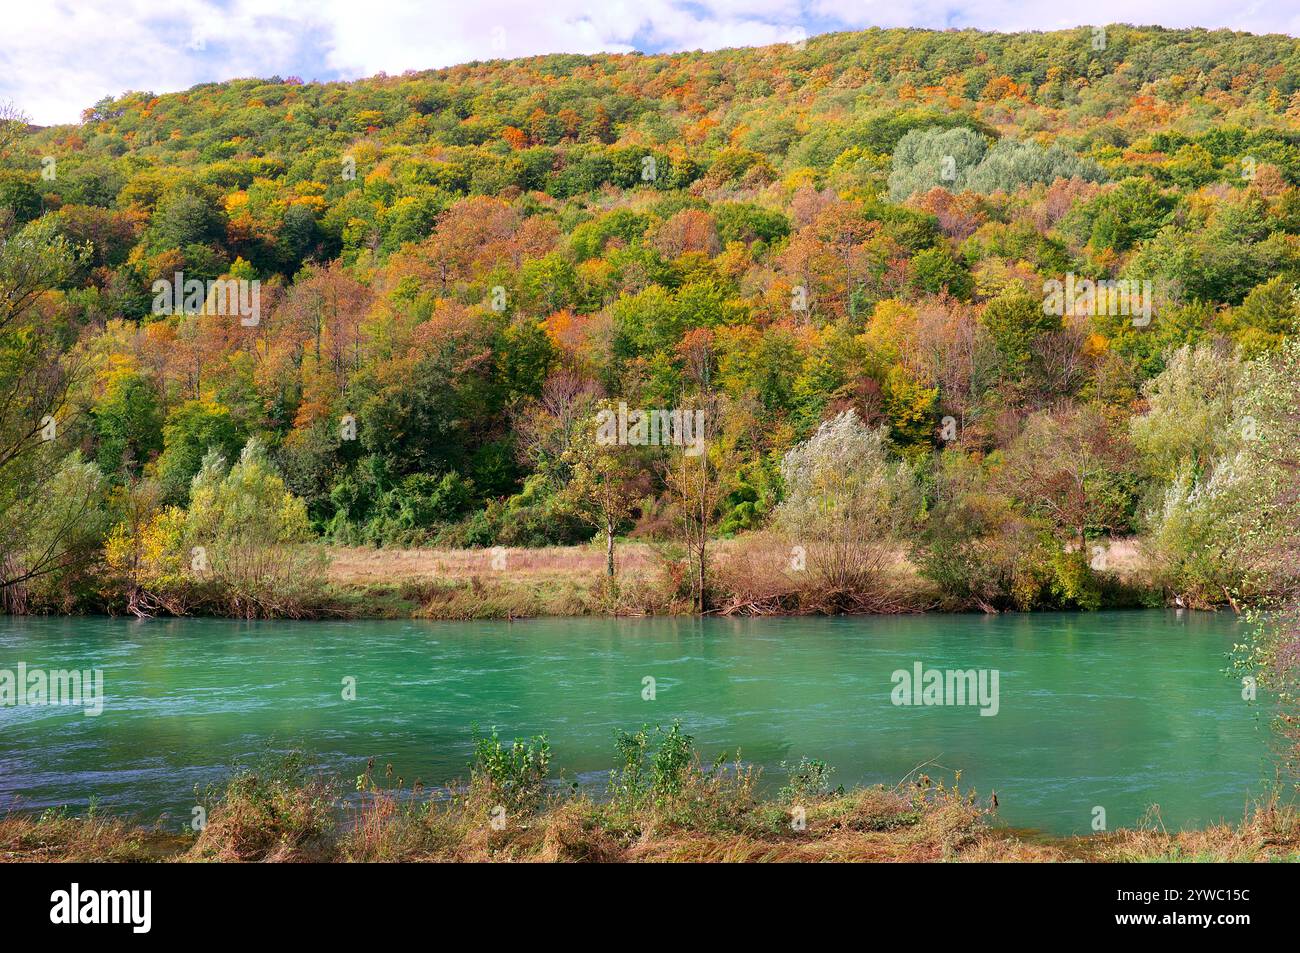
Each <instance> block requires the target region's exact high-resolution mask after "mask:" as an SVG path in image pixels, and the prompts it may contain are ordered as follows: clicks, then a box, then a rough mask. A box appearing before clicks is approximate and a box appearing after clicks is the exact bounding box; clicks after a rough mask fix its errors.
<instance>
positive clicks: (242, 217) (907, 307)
mask: <svg viewBox="0 0 1300 953" xmlns="http://www.w3.org/2000/svg"><path fill="white" fill-rule="evenodd" d="M16 105H17V106H18V107H19V108H21V104H16ZM9 116H10V118H9V120H8V121H0V240H3V243H4V244H3V247H2V248H0V390H3V395H4V396H3V398H2V400H3V408H2V409H0V413H2V414H3V418H2V423H0V430H2V432H0V522H2V523H3V524H4V525H3V529H2V530H0V559H3V562H2V563H0V583H3V584H4V592H5V593H6V599H7V602H8V605H9V606H10V607H11V608H13V609H19V610H21V609H29V610H30V609H36V608H56V609H75V608H86V607H103V606H106V607H108V608H112V609H115V610H121V609H126V608H129V609H132V610H134V611H138V612H158V611H172V612H184V611H188V610H190V609H191V608H192V607H193V606H195V605H198V604H201V603H202V602H203V599H202V598H201V597H200V596H199V595H196V592H198V591H199V590H200V589H201V588H202V587H203V586H204V585H211V584H213V582H214V580H216V581H218V582H219V583H220V584H221V585H222V586H223V587H224V590H223V591H227V592H229V593H230V595H229V600H228V602H227V603H226V606H227V608H228V610H229V611H233V612H238V613H240V614H260V613H263V612H271V611H273V610H274V607H275V606H277V605H280V604H282V603H292V602H293V599H292V598H291V596H289V595H286V594H285V593H286V592H288V591H289V590H291V589H293V588H294V587H295V586H299V585H307V584H308V583H309V582H310V580H312V579H314V578H316V574H317V573H318V572H319V567H320V560H321V558H322V556H321V555H320V553H319V552H318V551H317V549H315V548H313V547H310V546H303V545H300V544H304V543H308V542H310V541H313V540H323V541H327V542H334V543H348V544H356V543H367V544H377V545H389V546H396V545H429V544H437V545H442V546H473V547H494V546H505V547H513V546H539V545H546V544H565V543H579V542H586V541H588V540H591V539H593V537H599V538H600V539H602V540H603V541H605V542H607V543H608V545H609V546H611V547H612V546H613V544H614V539H615V538H616V537H623V536H627V535H629V534H630V535H632V536H634V537H637V538H644V539H648V540H661V539H662V540H669V539H671V540H676V541H677V544H678V545H680V546H681V547H682V549H681V558H682V560H683V563H682V565H683V567H684V568H683V571H682V572H681V574H680V575H679V577H678V578H677V579H676V582H675V585H677V586H679V587H680V588H681V590H682V592H683V593H684V594H686V595H688V596H689V597H690V598H692V599H693V600H694V602H695V603H696V604H697V605H698V606H701V607H706V608H707V607H709V606H715V605H717V604H718V603H719V602H721V601H725V600H727V599H730V600H731V603H732V605H733V607H735V606H751V607H757V608H767V609H771V608H772V607H774V606H780V605H784V604H785V603H784V602H783V599H785V598H786V595H788V594H783V593H781V592H776V593H775V594H772V593H751V594H749V595H748V596H746V595H745V594H743V593H740V594H738V593H736V591H735V586H734V584H733V585H732V586H731V588H730V589H729V590H728V591H726V592H723V591H722V590H721V589H720V588H719V583H718V582H717V580H715V579H714V578H713V576H712V575H711V573H712V569H711V565H712V564H711V563H710V561H709V558H708V549H709V546H710V544H711V542H712V541H714V540H716V539H717V538H718V537H732V536H740V537H742V538H745V537H748V536H753V535H755V534H758V533H763V534H765V535H764V538H778V539H780V540H782V543H781V545H780V547H779V550H780V552H782V553H786V552H788V553H789V554H791V555H790V562H789V567H788V572H789V573H795V574H798V573H804V574H811V575H812V576H814V577H816V578H817V579H818V580H819V586H820V588H821V590H822V591H823V592H829V593H831V596H830V597H829V601H826V602H823V603H820V605H822V606H823V607H838V608H870V607H877V608H883V607H888V606H891V605H893V602H892V600H879V601H877V602H873V601H872V600H871V599H870V598H865V597H860V595H854V596H852V597H850V596H848V595H846V594H847V593H857V594H861V593H863V592H866V591H869V590H871V589H872V587H873V586H875V585H876V584H877V583H878V580H879V574H880V573H881V572H882V571H884V569H885V568H886V567H887V566H888V565H889V564H890V562H891V560H892V559H893V558H894V555H895V554H897V553H899V552H903V553H905V554H906V556H907V557H908V559H909V560H910V561H911V562H912V563H913V564H914V565H915V566H916V567H917V568H918V570H919V572H920V574H921V575H922V576H923V577H924V579H925V580H927V583H928V585H929V586H931V587H932V588H931V592H932V593H933V595H934V598H935V599H936V600H937V601H938V602H939V603H942V604H943V605H946V606H950V607H964V608H969V607H976V606H978V607H984V608H990V609H991V608H1034V607H1044V606H1060V607H1084V608H1088V607H1095V606H1096V605H1099V604H1101V603H1102V602H1103V601H1105V600H1106V598H1107V592H1108V585H1109V583H1108V581H1107V573H1108V567H1107V565H1106V558H1105V554H1104V552H1102V550H1101V548H1100V547H1099V546H1097V545H1096V544H1097V542H1098V541H1100V540H1104V539H1108V538H1112V537H1125V536H1133V535H1136V536H1138V537H1140V540H1141V547H1142V550H1143V552H1144V553H1145V554H1146V559H1145V562H1144V565H1146V566H1147V567H1149V568H1148V570H1147V572H1148V573H1149V578H1147V579H1145V580H1144V583H1145V585H1146V588H1147V589H1148V591H1149V593H1150V594H1154V597H1155V598H1167V599H1174V598H1177V599H1179V600H1181V601H1183V602H1184V603H1186V604H1193V605H1205V604H1213V603H1218V602H1223V601H1225V600H1238V599H1247V598H1250V597H1251V596H1253V595H1257V594H1260V593H1264V592H1267V591H1270V590H1271V589H1272V588H1274V587H1275V586H1276V584H1277V580H1276V579H1275V578H1273V576H1272V573H1273V571H1274V570H1276V568H1277V567H1278V560H1277V558H1276V548H1275V547H1276V543H1277V532H1278V530H1279V527H1280V525H1281V520H1282V515H1281V510H1282V508H1283V504H1282V503H1278V504H1277V505H1276V506H1274V501H1275V500H1278V499H1280V496H1279V494H1281V493H1282V492H1283V490H1284V487H1285V484H1286V480H1287V479H1288V476H1287V475H1288V474H1289V473H1290V472H1291V470H1290V465H1291V463H1292V459H1291V457H1292V454H1293V453H1294V450H1293V448H1294V446H1295V441H1296V439H1297V437H1300V425H1297V421H1296V418H1295V414H1294V411H1293V409H1292V408H1293V404H1294V395H1295V393H1296V387H1297V384H1298V383H1300V370H1298V369H1297V355H1298V353H1300V352H1297V350H1296V349H1295V347H1294V346H1293V345H1292V344H1290V343H1289V342H1288V337H1289V336H1290V335H1293V334H1294V332H1295V331H1296V324H1297V321H1298V320H1300V292H1297V290H1296V288H1297V284H1300V41H1297V40H1295V39H1292V38H1289V37H1283V36H1266V37H1260V36H1250V35H1245V34H1235V33H1230V32H1226V31H1219V32H1207V31H1203V30H1186V31H1177V30H1163V29H1155V28H1149V29H1148V28H1133V27H1127V26H1111V27H1108V28H1105V29H1104V30H1093V29H1090V28H1086V29H1085V28H1081V29H1077V30H1070V31H1063V32H1058V33H1048V34H1015V35H1000V34H984V33H978V32H973V31H964V32H927V31H917V30H889V31H880V30H872V31H868V32H865V33H849V34H834V35H826V36H819V37H813V38H810V39H809V40H807V41H806V43H799V44H795V45H783V46H776V47H768V48H763V49H739V50H727V51H721V52H716V53H687V54H680V55H656V56H648V55H646V56H643V55H619V56H615V55H601V56H547V57H538V58H533V59H527V60H517V61H510V62H490V63H472V64H468V65H464V66H458V67H454V68H450V69H444V70H437V71H430V72H421V73H410V74H405V75H402V76H382V75H381V76H378V77H374V78H371V79H368V80H363V81H359V82H355V83H331V84H313V83H304V82H302V81H301V80H299V79H297V78H292V77H291V78H287V79H281V78H279V77H275V78H271V79H248V80H239V81H233V82H228V83H221V84H211V85H204V86H198V87H195V88H193V89H191V90H188V91H186V92H184V93H176V94H166V95H154V94H153V93H150V92H132V93H127V94H125V95H122V96H120V97H118V98H112V97H109V98H105V99H103V100H102V101H100V102H98V103H96V104H95V105H93V106H92V107H90V108H88V109H87V110H86V111H85V113H84V115H83V118H82V122H81V123H80V124H78V125H76V126H61V127H53V128H45V129H36V128H33V127H29V126H27V125H26V124H25V123H24V122H23V121H22V118H21V116H19V115H17V114H16V113H15V112H14V111H12V110H11V111H10V113H9ZM178 275H181V276H183V277H182V278H180V284H181V286H182V287H185V284H186V283H187V282H194V281H197V282H202V283H203V284H202V286H201V293H200V294H198V295H197V297H194V298H193V299H192V300H188V301H182V295H181V288H175V287H174V285H173V284H168V289H167V291H166V292H165V293H162V294H160V292H159V287H158V286H157V285H156V283H158V282H162V283H174V282H176V280H177V276H178ZM223 279H230V280H231V281H232V282H235V283H238V282H244V283H245V284H244V285H242V286H241V288H244V289H248V288H252V289H255V292H256V298H255V299H252V300H251V301H250V298H249V296H248V295H247V294H245V295H244V297H243V298H241V299H240V300H241V302H242V307H240V308H238V309H233V308H231V307H222V306H217V305H220V302H219V301H216V300H215V299H219V298H220V297H221V295H220V285H218V286H217V289H218V293H217V294H214V293H213V286H212V284H211V283H212V282H214V281H218V282H219V281H221V280H223ZM1112 280H1113V281H1115V282H1117V284H1115V285H1110V286H1101V287H1100V288H1099V289H1098V288H1097V286H1095V285H1093V284H1092V283H1093V282H1096V281H1112ZM1081 288H1082V289H1087V290H1086V291H1085V292H1083V293H1082V294H1080V293H1078V289H1081ZM1061 289H1065V290H1064V292H1062V291H1061ZM173 290H174V291H175V295H174V296H173V295H172V291H173ZM185 290H186V292H187V293H188V288H186V289H185ZM1094 290H1095V293H1094ZM164 299H165V300H164ZM160 302H161V303H160ZM226 304H227V305H229V301H227V302H226ZM250 304H251V305H252V307H249V305H250ZM620 405H625V407H626V408H631V412H634V411H635V410H636V409H647V410H649V409H662V410H666V411H674V410H675V411H678V413H679V417H680V414H681V412H682V411H685V412H686V413H687V414H688V419H689V415H693V414H694V413H695V412H696V411H699V412H701V413H702V415H703V416H702V417H701V419H702V420H703V421H704V428H705V430H704V433H705V436H706V437H707V440H706V441H705V443H704V448H705V449H704V451H703V452H702V453H699V454H694V453H691V452H687V451H689V450H691V449H692V448H690V447H684V446H683V447H676V446H669V447H667V448H665V447H661V446H654V445H649V444H652V443H653V442H654V441H650V440H639V439H638V436H637V429H636V424H635V413H633V414H632V418H633V420H632V427H631V430H630V431H628V430H627V428H626V421H627V417H626V414H627V413H629V411H626V410H625V411H624V412H623V420H624V422H625V426H624V432H623V433H620V435H619V440H618V441H616V442H615V444H614V445H610V444H609V443H608V442H607V441H602V440H599V439H596V436H597V435H596V433H595V431H594V427H595V423H594V421H595V419H596V415H597V412H598V411H600V410H602V409H604V410H611V411H614V413H615V414H616V415H617V414H618V413H619V409H620ZM629 432H630V434H631V435H630V436H628V433H629ZM642 436H644V434H643V435H642ZM622 444H630V446H625V445H622ZM783 558H784V557H783ZM611 568H612V564H611ZM755 572H757V570H755ZM250 580H252V581H250ZM271 588H273V589H276V591H277V592H278V593H279V594H278V595H277V596H276V597H275V598H271V597H269V596H268V595H267V591H268V589H271ZM796 601H797V600H796Z"/></svg>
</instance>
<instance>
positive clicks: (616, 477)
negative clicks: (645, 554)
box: [561, 424, 648, 583]
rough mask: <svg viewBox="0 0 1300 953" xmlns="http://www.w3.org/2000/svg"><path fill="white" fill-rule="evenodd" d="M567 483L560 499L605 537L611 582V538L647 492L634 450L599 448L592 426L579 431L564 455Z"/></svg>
mask: <svg viewBox="0 0 1300 953" xmlns="http://www.w3.org/2000/svg"><path fill="white" fill-rule="evenodd" d="M564 463H565V465H566V466H567V467H568V468H569V473H570V476H569V480H568V483H567V484H566V486H565V488H564V490H563V492H562V493H561V499H562V501H563V502H564V504H565V505H566V506H567V507H568V508H570V509H571V510H573V511H574V512H576V513H578V514H579V515H580V516H581V517H582V518H583V520H584V521H586V522H587V523H589V524H590V525H591V526H592V527H593V528H594V529H595V530H596V531H597V532H600V533H604V534H605V575H606V578H608V579H609V581H610V582H611V583H612V582H613V581H614V537H615V535H616V534H617V533H618V530H619V528H620V527H621V526H622V524H623V523H624V522H625V521H626V520H627V519H628V518H630V517H631V516H632V514H633V512H634V511H635V509H636V503H637V501H638V500H639V499H640V498H641V496H643V495H644V493H645V491H646V490H647V489H648V487H647V485H646V483H647V481H646V479H645V476H646V474H645V470H644V468H643V467H642V466H641V465H640V460H639V459H638V454H637V449H636V448H635V447H625V446H619V445H617V444H601V443H600V442H599V441H598V440H597V439H596V430H595V427H594V426H592V425H590V424H589V425H588V426H586V427H584V428H583V429H582V432H581V434H580V436H579V437H578V439H576V440H574V441H573V442H572V443H571V444H570V446H569V448H568V450H567V451H566V452H565V455H564Z"/></svg>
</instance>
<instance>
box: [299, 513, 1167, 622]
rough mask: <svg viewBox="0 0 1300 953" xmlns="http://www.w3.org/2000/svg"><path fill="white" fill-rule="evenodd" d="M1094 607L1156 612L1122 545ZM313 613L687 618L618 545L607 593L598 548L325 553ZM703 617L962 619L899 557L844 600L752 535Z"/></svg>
mask: <svg viewBox="0 0 1300 953" xmlns="http://www.w3.org/2000/svg"><path fill="white" fill-rule="evenodd" d="M1101 551H1102V552H1104V553H1105V560H1106V565H1107V569H1106V571H1105V572H1101V573H1098V574H1097V575H1098V577H1099V587H1100V590H1101V596H1102V606H1101V607H1103V608H1116V607H1131V606H1136V605H1160V604H1162V602H1163V596H1162V594H1161V593H1160V592H1157V591H1154V590H1152V589H1150V588H1149V587H1148V584H1147V580H1148V579H1149V574H1148V573H1145V572H1144V565H1145V564H1144V557H1143V554H1142V553H1141V551H1140V550H1139V548H1138V546H1137V545H1136V544H1135V543H1134V542H1132V541H1129V540H1118V541H1114V542H1111V543H1110V544H1108V545H1107V546H1105V547H1103V548H1102V550H1101ZM329 555H330V565H329V570H328V574H327V585H328V591H329V593H330V595H329V597H328V599H326V600H323V602H324V605H323V607H322V609H323V612H322V614H346V615H355V616H358V617H374V618H410V617H418V618H433V619H453V620H467V619H509V618H515V619H519V618H528V617H541V616H584V615H620V616H644V615H682V614H690V613H692V612H694V611H695V606H694V604H693V603H692V601H691V598H690V592H689V587H688V586H685V585H684V584H683V583H684V576H685V566H684V559H683V557H682V555H681V554H680V553H679V552H677V551H676V550H675V549H674V548H672V547H666V546H662V545H655V544H650V543H635V542H633V543H624V544H622V545H620V546H619V548H618V574H617V576H616V577H615V581H614V584H613V585H612V586H611V585H610V583H609V581H608V579H607V577H606V574H605V553H604V550H603V549H602V548H600V547H598V546H550V547H545V548H539V549H507V548H498V549H434V548H421V549H376V548H372V547H331V548H330V550H329ZM712 558H713V570H712V576H711V581H712V590H711V597H712V599H711V611H713V612H716V613H720V614H724V615H732V614H735V615H800V614H809V615H816V614H835V613H838V612H923V611H932V610H958V611H961V610H970V609H972V608H978V607H977V606H972V605H967V604H953V603H949V602H945V601H944V599H943V598H942V596H941V594H940V593H939V592H938V591H937V590H936V589H935V587H934V586H933V585H932V584H931V583H929V582H928V581H927V580H926V579H925V578H923V577H922V575H921V574H920V573H919V572H918V571H917V568H916V566H915V565H914V563H913V562H912V561H911V560H910V559H909V558H908V557H907V555H906V554H904V553H903V552H899V553H897V554H895V556H894V557H893V558H892V559H889V560H887V561H886V562H885V563H884V565H882V566H881V568H880V570H879V572H878V573H876V574H875V575H874V576H873V577H872V578H871V580H870V582H869V583H868V584H867V585H864V586H862V587H860V589H855V590H852V591H847V590H843V591H842V590H836V589H834V588H833V587H828V586H826V585H824V584H823V583H822V582H821V581H820V580H818V579H817V578H816V577H815V576H814V575H812V574H810V573H807V572H801V571H798V570H794V569H792V568H791V554H790V547H789V545H788V544H787V543H784V542H782V541H780V540H777V539H773V538H770V537H766V536H764V535H762V534H754V535H751V536H747V537H742V538H738V539H730V540H720V541H718V542H717V543H715V544H714V551H713V556H712Z"/></svg>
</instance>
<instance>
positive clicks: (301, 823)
mask: <svg viewBox="0 0 1300 953" xmlns="http://www.w3.org/2000/svg"><path fill="white" fill-rule="evenodd" d="M212 800H214V801H215V806H214V807H213V808H212V809H211V811H209V812H208V816H207V824H206V825H205V826H204V828H203V830H202V832H201V833H200V834H199V838H198V840H197V841H196V842H195V844H194V846H193V847H192V848H191V849H190V850H189V851H188V853H187V854H186V858H185V859H187V860H196V861H212V860H215V861H224V862H248V861H274V862H286V861H319V860H330V859H332V856H333V845H332V842H331V835H332V834H333V831H334V824H335V809H336V798H335V793H334V785H333V784H331V783H330V782H328V781H326V780H324V779H321V778H312V777H308V776H307V775H306V773H305V770H304V765H303V762H302V760H301V757H300V756H297V755H290V756H289V757H287V758H284V759H283V760H281V761H279V762H273V763H272V762H268V764H267V765H265V766H264V767H262V768H261V769H260V770H258V769H247V770H243V771H240V772H238V773H237V774H236V775H235V777H234V778H232V779H231V781H230V783H229V784H228V785H227V786H226V789H225V792H224V795H222V796H221V797H220V798H219V799H217V798H212Z"/></svg>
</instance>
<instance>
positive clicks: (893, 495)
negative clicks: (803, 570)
mask: <svg viewBox="0 0 1300 953" xmlns="http://www.w3.org/2000/svg"><path fill="white" fill-rule="evenodd" d="M781 476H782V478H783V479H784V481H785V493H786V495H785V500H784V501H782V503H781V504H780V505H779V506H778V507H777V509H776V513H775V525H776V526H777V527H778V528H779V529H780V530H781V531H782V532H783V533H785V534H786V536H788V537H789V539H790V540H791V541H792V542H793V543H794V544H796V545H799V546H801V547H803V548H804V550H805V552H806V553H807V562H808V569H809V571H810V572H812V573H814V574H815V576H816V577H817V578H818V580H819V583H820V585H821V588H822V589H823V593H824V598H825V599H826V600H827V605H826V608H827V609H830V610H833V611H844V610H846V609H858V610H861V609H865V608H872V607H878V604H877V603H875V600H876V599H877V598H878V597H879V593H878V591H876V590H877V586H878V584H879V582H880V578H881V573H882V571H883V569H884V568H885V567H886V565H887V564H888V563H889V561H890V560H891V559H892V558H893V556H894V553H895V547H896V545H897V543H898V542H899V541H900V540H901V539H902V537H903V535H904V533H905V531H906V530H907V529H909V528H910V527H912V526H913V525H914V523H915V520H916V518H917V513H918V511H919V507H920V501H921V500H920V493H919V486H918V483H917V480H916V475H915V473H914V471H913V470H912V468H911V467H910V466H909V465H908V464H906V463H898V462H895V461H893V460H891V459H890V457H889V451H888V442H887V439H886V434H885V429H884V428H883V427H882V428H877V429H874V430H873V429H871V428H869V427H867V426H866V425H865V424H864V423H862V421H861V420H860V419H859V418H858V415H857V412H856V411H853V410H846V411H844V412H843V413H840V414H838V415H836V416H835V417H833V418H831V419H830V420H828V421H826V422H825V423H823V424H822V425H821V426H820V427H818V428H817V432H816V433H815V434H813V436H811V437H810V438H808V439H807V440H805V441H804V442H803V443H800V444H798V445H796V446H795V447H793V448H791V449H790V450H789V451H788V452H787V453H786V455H785V457H784V459H783V460H782V461H781Z"/></svg>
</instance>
